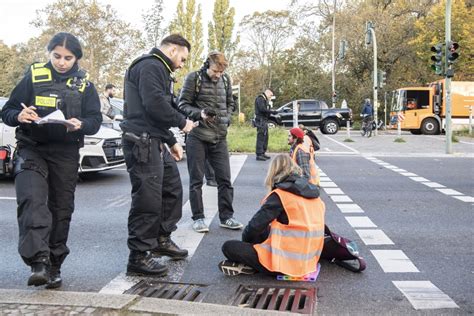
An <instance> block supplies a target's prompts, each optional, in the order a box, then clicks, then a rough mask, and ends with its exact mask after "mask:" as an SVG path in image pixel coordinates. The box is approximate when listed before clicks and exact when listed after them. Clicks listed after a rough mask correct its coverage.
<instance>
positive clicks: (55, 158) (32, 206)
mask: <svg viewBox="0 0 474 316" xmlns="http://www.w3.org/2000/svg"><path fill="white" fill-rule="evenodd" d="M78 168H79V146H78V144H58V143H55V144H54V143H53V144H41V145H36V146H33V145H26V144H23V143H22V142H19V143H18V147H17V153H16V156H15V188H16V197H17V204H18V209H17V218H18V228H19V243H18V252H19V253H20V255H21V257H22V259H23V261H24V262H25V263H26V264H28V265H31V264H32V263H34V262H37V261H42V259H44V258H48V259H49V261H50V262H51V264H52V265H54V266H57V267H60V266H61V264H62V263H63V262H64V259H65V258H66V256H67V255H68V254H69V248H68V247H67V245H66V243H67V239H68V235H69V225H70V222H71V217H72V213H73V212H74V192H75V190H76V184H77V175H78Z"/></svg>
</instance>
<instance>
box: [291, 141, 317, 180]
mask: <svg viewBox="0 0 474 316" xmlns="http://www.w3.org/2000/svg"><path fill="white" fill-rule="evenodd" d="M298 149H301V150H302V151H304V152H305V153H307V154H309V183H311V184H315V185H319V172H318V168H317V167H316V162H315V161H314V149H313V147H312V146H311V147H309V149H308V148H307V147H306V146H305V144H304V143H302V144H298V145H297V146H296V148H295V150H294V151H293V155H292V156H291V159H293V161H294V162H296V163H298V162H297V161H296V153H297V151H298Z"/></svg>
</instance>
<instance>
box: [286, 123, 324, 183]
mask: <svg viewBox="0 0 474 316" xmlns="http://www.w3.org/2000/svg"><path fill="white" fill-rule="evenodd" d="M304 136H305V134H304V132H303V130H302V129H301V128H299V127H293V128H292V129H290V131H289V133H288V145H291V148H290V156H291V159H293V161H294V162H295V163H296V164H297V165H298V166H299V167H300V168H301V170H302V171H303V176H304V177H305V178H307V179H308V181H309V182H310V183H312V184H316V185H319V173H318V168H317V167H316V163H315V161H314V150H313V146H310V147H309V148H307V146H305V145H304Z"/></svg>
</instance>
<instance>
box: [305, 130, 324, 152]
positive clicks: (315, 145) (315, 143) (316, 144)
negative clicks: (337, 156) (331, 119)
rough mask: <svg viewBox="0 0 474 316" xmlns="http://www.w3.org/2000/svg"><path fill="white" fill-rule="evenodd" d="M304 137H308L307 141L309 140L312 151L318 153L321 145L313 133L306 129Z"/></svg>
mask: <svg viewBox="0 0 474 316" xmlns="http://www.w3.org/2000/svg"><path fill="white" fill-rule="evenodd" d="M306 135H308V137H309V139H311V144H312V145H313V149H314V151H318V150H320V149H321V145H320V143H319V139H318V138H317V137H316V135H315V134H314V133H313V131H312V130H310V129H306Z"/></svg>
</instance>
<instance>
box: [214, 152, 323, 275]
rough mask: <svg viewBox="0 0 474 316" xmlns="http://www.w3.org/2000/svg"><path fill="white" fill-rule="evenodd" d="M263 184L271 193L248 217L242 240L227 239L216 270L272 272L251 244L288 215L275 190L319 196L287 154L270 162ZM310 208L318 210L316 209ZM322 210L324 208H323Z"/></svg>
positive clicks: (230, 272) (225, 272)
mask: <svg viewBox="0 0 474 316" xmlns="http://www.w3.org/2000/svg"><path fill="white" fill-rule="evenodd" d="M265 184H266V186H267V188H268V189H269V191H270V192H271V193H270V194H269V195H267V196H266V197H265V198H264V201H263V202H262V205H261V206H260V209H259V210H258V211H257V213H255V215H254V216H253V217H252V219H251V220H250V222H249V223H248V225H247V226H246V227H245V229H244V231H243V233H242V241H240V240H228V241H226V242H225V243H224V244H223V245H222V252H223V254H224V256H225V257H226V258H227V259H226V260H224V261H221V262H220V263H219V269H220V270H221V271H222V272H223V273H224V274H226V275H229V276H234V275H238V274H253V273H255V272H260V273H265V274H270V275H275V274H281V273H280V272H279V271H269V270H268V269H267V268H266V267H265V266H263V265H262V264H261V263H260V260H259V257H258V254H257V251H256V250H255V247H254V245H256V244H261V243H263V242H264V241H265V240H267V239H268V238H269V234H270V227H271V223H272V222H273V221H275V220H276V221H278V222H279V223H281V224H283V225H288V223H289V221H288V215H287V213H286V211H285V209H284V207H283V203H282V201H281V199H280V197H279V195H278V194H277V193H275V192H274V190H275V189H281V190H284V191H287V192H290V193H293V194H295V195H297V196H298V197H302V198H304V199H317V198H319V188H318V187H317V186H315V185H313V184H311V183H309V182H308V180H307V179H306V178H304V177H303V176H302V171H301V168H299V167H298V166H297V165H296V164H295V163H294V162H292V160H291V158H290V157H289V156H288V155H287V154H279V155H277V156H276V157H275V158H274V159H273V160H272V163H271V165H270V168H269V170H268V174H267V177H266V179H265ZM314 211H318V210H317V209H316V208H315V210H314ZM323 212H324V209H323Z"/></svg>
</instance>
